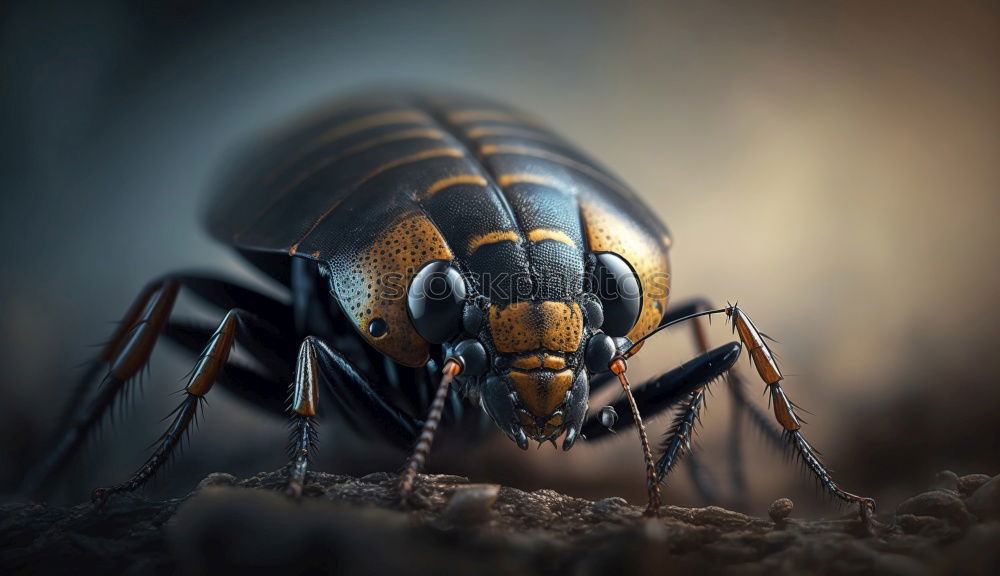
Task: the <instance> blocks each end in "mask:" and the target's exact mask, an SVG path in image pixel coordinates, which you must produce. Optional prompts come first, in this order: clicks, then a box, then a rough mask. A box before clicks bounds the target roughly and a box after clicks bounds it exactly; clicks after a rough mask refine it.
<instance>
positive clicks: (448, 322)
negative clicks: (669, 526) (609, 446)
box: [29, 93, 874, 515]
mask: <svg viewBox="0 0 1000 576" xmlns="http://www.w3.org/2000/svg"><path fill="white" fill-rule="evenodd" d="M247 156H248V160H247V161H246V162H245V163H243V164H242V165H241V167H240V168H239V169H238V170H234V174H235V176H234V177H232V178H231V179H230V181H229V182H228V184H227V185H226V186H225V187H224V188H223V189H222V190H221V191H220V193H219V194H218V195H217V196H216V198H215V202H214V205H213V208H212V209H211V210H210V211H209V215H208V230H209V232H210V233H211V234H212V235H213V236H214V237H216V238H217V239H218V240H220V241H222V242H225V243H227V244H229V245H231V246H232V247H233V248H234V249H235V250H237V251H238V252H239V253H240V254H241V255H243V256H244V257H245V258H246V259H247V260H248V261H249V262H251V263H252V264H253V265H254V266H256V267H257V268H259V269H260V270H261V271H263V272H264V273H266V274H268V275H270V276H271V277H273V278H275V279H277V280H278V281H279V282H280V283H281V284H282V285H283V286H285V287H286V288H287V298H286V299H277V298H273V297H270V296H267V295H264V294H261V293H258V292H256V291H254V290H251V289H248V288H246V287H243V286H240V285H237V284H235V283H232V282H230V281H227V280H224V279H221V278H218V277H210V276H204V275H195V274H186V273H175V274H167V275H165V276H163V277H161V278H159V279H156V280H154V281H152V282H151V283H149V284H148V285H147V287H146V288H145V289H144V290H143V291H142V292H141V293H140V295H139V296H138V297H137V298H136V300H135V301H134V303H133V304H132V306H131V307H130V308H129V310H128V311H127V312H126V314H125V316H124V318H123V320H122V322H121V324H120V325H119V327H118V329H117V331H116V332H115V333H114V334H113V335H112V337H111V339H110V340H109V341H108V343H107V344H106V345H105V346H104V348H103V349H102V351H101V353H100V355H99V356H98V358H96V359H95V360H94V361H93V362H92V363H91V364H90V366H89V369H88V370H86V372H85V374H84V375H83V378H82V380H81V384H80V386H78V388H77V389H76V391H75V393H74V396H73V399H72V400H71V402H70V409H73V408H74V407H76V406H78V405H82V404H83V400H84V398H86V397H87V396H88V395H92V396H93V400H92V401H91V402H89V403H87V404H85V406H86V407H85V408H84V409H83V410H81V411H80V412H79V413H77V414H68V415H67V417H66V418H65V419H64V420H65V422H66V425H65V426H64V433H63V436H62V441H61V442H60V443H59V444H58V445H57V447H56V448H55V449H54V450H52V451H51V452H50V453H49V455H48V457H47V458H46V459H45V461H44V462H42V464H41V465H40V466H39V467H38V469H36V471H35V473H34V474H33V475H32V476H31V478H30V481H29V484H33V485H39V484H42V483H44V482H45V481H46V480H47V479H50V478H52V477H53V476H54V474H55V473H56V472H57V471H58V470H60V469H61V468H62V467H63V465H64V464H65V463H66V462H67V461H68V460H69V458H70V457H71V456H72V455H73V453H75V452H76V451H77V449H78V448H79V447H80V445H81V443H82V442H83V440H84V439H85V438H86V437H87V435H88V433H89V432H90V430H91V429H92V428H93V427H94V426H95V425H96V424H97V423H98V422H99V421H100V420H101V418H102V416H103V414H104V413H105V412H106V410H107V409H108V407H109V406H111V404H112V403H113V402H114V401H115V398H116V397H117V396H119V395H120V394H121V393H122V391H123V390H124V389H126V387H128V386H129V385H130V382H131V381H132V380H133V379H134V378H135V377H136V375H137V374H139V373H140V371H141V370H142V369H143V368H144V366H145V365H146V364H147V362H148V360H149V358H150V355H151V353H152V351H153V348H154V345H155V344H156V342H157V340H158V339H159V337H160V336H161V335H164V336H166V337H167V338H169V339H170V340H173V341H174V342H176V343H179V344H180V345H181V346H182V347H184V348H186V349H187V350H189V351H191V352H192V353H194V354H197V355H198V360H197V364H196V365H195V368H194V370H193V371H192V372H191V375H190V379H189V381H188V384H187V386H186V388H185V393H184V399H183V400H182V402H181V404H180V406H179V407H178V408H177V410H176V411H175V412H174V413H173V418H172V421H171V423H170V425H169V428H168V429H167V431H166V432H165V433H164V434H163V436H162V437H161V438H160V440H159V441H158V443H157V446H156V448H155V451H154V452H153V453H152V455H151V456H150V457H149V459H148V460H147V461H146V462H145V463H144V464H143V465H142V466H141V467H140V468H139V470H137V471H136V472H135V474H134V475H133V476H132V477H131V478H129V479H128V480H126V481H125V482H123V483H121V484H118V485H115V486H111V487H108V488H101V489H98V490H96V491H95V492H94V496H95V498H96V499H98V500H104V499H106V498H107V497H108V496H110V495H111V494H114V493H117V492H125V491H131V490H135V489H136V488H138V487H140V486H142V485H143V484H144V483H145V482H146V481H147V480H148V479H149V478H150V477H151V476H152V475H153V474H154V473H155V472H156V471H157V469H159V468H160V467H161V465H162V464H163V463H164V462H165V461H166V460H167V459H168V457H169V456H170V454H171V452H172V451H173V450H174V448H175V447H176V445H177V444H178V442H179V441H180V439H181V437H182V436H183V434H184V433H185V431H186V430H187V428H188V427H189V425H190V423H191V421H192V420H193V419H194V417H195V415H196V413H197V411H198V409H199V405H200V403H201V400H202V399H203V398H204V397H205V395H206V394H207V393H208V392H209V391H210V390H211V388H212V387H213V385H214V384H215V383H217V382H218V383H219V384H220V385H222V386H223V387H225V388H227V389H229V390H230V391H232V392H234V393H236V394H238V395H241V396H244V397H248V398H251V399H253V400H254V401H255V402H256V403H257V404H258V405H260V406H261V407H263V408H265V409H268V410H272V411H276V412H281V413H285V414H288V415H289V417H290V418H292V420H293V422H292V424H293V427H294V428H293V429H294V431H295V435H294V442H293V447H292V454H291V456H290V458H291V461H290V463H289V466H288V484H287V492H288V493H289V494H290V495H293V496H298V495H300V494H301V492H302V488H303V483H304V482H305V478H306V471H307V468H308V464H309V459H310V455H311V454H312V452H313V450H314V448H315V434H316V418H317V416H318V413H319V404H320V398H321V396H325V397H326V398H325V401H324V406H328V407H329V409H330V412H331V413H330V415H329V417H331V418H340V419H343V420H344V421H346V422H348V423H351V424H352V425H354V426H357V427H362V426H366V425H370V426H371V427H372V428H373V429H374V430H376V431H377V432H378V433H379V434H380V435H381V436H382V437H383V438H385V439H386V440H388V441H390V442H392V443H394V444H396V445H397V446H399V447H402V448H405V449H412V454H411V456H410V458H409V460H408V461H407V464H406V467H405V469H404V471H403V473H402V475H401V477H400V482H399V493H400V498H401V499H402V500H403V501H405V500H406V499H407V498H408V497H409V496H410V495H411V493H412V492H413V490H414V480H415V477H416V474H417V472H418V470H419V469H420V468H421V466H422V465H423V463H424V461H425V459H426V457H427V456H428V454H429V451H430V448H431V444H432V441H433V439H434V435H435V432H437V430H438V427H439V425H441V424H442V423H444V424H449V423H458V422H460V421H462V420H469V419H471V420H478V419H481V418H489V419H491V420H492V421H493V422H494V423H495V424H496V426H497V427H499V428H500V430H501V431H502V432H503V433H504V434H506V435H507V436H508V437H509V438H510V439H512V440H513V441H514V442H516V443H517V445H518V446H520V447H521V448H525V449H526V448H527V447H528V443H529V441H530V440H534V441H538V442H545V441H551V442H552V443H553V444H554V443H555V442H556V440H561V445H562V449H563V450H569V449H571V448H572V447H573V446H574V445H576V444H577V443H578V442H579V441H580V440H581V439H586V441H588V442H597V441H600V440H601V439H603V438H607V437H609V435H610V433H611V432H612V427H613V426H614V424H615V422H616V420H617V419H618V414H619V413H621V414H622V418H621V420H622V421H621V422H620V423H619V429H622V428H627V427H634V428H635V429H636V430H637V432H638V436H639V438H640V441H641V444H642V448H643V454H644V457H645V468H646V479H647V490H648V496H649V498H648V507H647V513H649V514H656V513H657V512H658V510H659V508H660V488H659V486H660V483H661V482H662V481H663V479H664V477H665V476H666V475H667V474H668V473H669V472H670V470H671V469H672V468H673V467H674V465H675V464H676V463H677V462H678V460H679V459H680V457H681V456H682V455H683V454H684V453H686V452H689V451H690V439H691V435H692V434H693V432H694V430H693V428H694V425H695V422H696V421H697V419H698V415H699V410H700V409H701V407H702V405H703V403H704V402H705V391H706V388H707V386H708V384H709V383H711V382H712V381H713V380H715V379H717V378H720V377H722V376H723V375H726V374H727V373H729V371H730V368H731V367H732V366H733V364H734V362H735V361H736V359H737V357H738V356H739V354H740V352H741V350H742V349H743V348H744V347H746V349H747V353H748V354H749V356H750V358H751V360H752V361H753V363H754V365H755V367H756V369H757V371H758V373H759V375H760V376H761V378H762V379H763V381H764V383H765V384H766V386H767V389H768V392H769V395H770V400H771V403H772V405H773V408H774V415H775V419H776V420H777V422H778V424H779V425H780V428H781V431H778V430H775V429H773V428H772V427H771V426H769V425H768V423H767V421H766V420H765V416H766V415H765V414H764V413H762V412H761V411H760V409H758V408H756V407H755V406H754V405H752V404H750V403H748V402H747V401H746V399H745V397H743V395H742V392H741V387H740V386H739V385H730V386H729V387H728V389H729V390H731V391H732V395H733V398H734V400H735V401H736V409H737V410H746V411H749V413H750V415H751V416H752V417H751V418H750V421H751V422H754V423H755V424H756V425H758V426H760V427H762V428H763V429H764V430H765V432H766V434H767V435H768V436H769V437H770V438H772V439H773V440H774V441H775V442H779V443H782V444H783V445H785V446H787V447H788V448H789V449H791V450H793V451H795V452H797V453H798V454H799V455H800V456H801V458H802V461H803V462H804V463H805V464H806V466H807V468H808V469H809V470H810V471H811V472H812V473H814V474H815V475H816V476H817V478H818V479H819V481H820V483H821V484H822V485H823V487H824V488H825V489H827V490H828V491H829V492H830V493H832V494H833V495H835V496H836V497H838V498H840V499H842V500H844V501H847V502H851V503H856V504H858V505H859V507H860V510H861V513H862V515H867V514H870V513H871V511H872V510H873V509H874V501H873V500H871V499H869V498H862V497H859V496H856V495H854V494H851V493H849V492H846V491H844V490H842V489H841V488H840V487H839V486H838V485H837V484H836V483H835V482H834V481H833V479H832V478H831V477H830V475H829V473H828V472H827V470H826V469H825V468H824V466H823V464H822V463H821V462H820V460H819V459H818V457H817V456H816V454H815V452H814V450H813V449H812V447H811V446H810V444H809V443H808V442H807V441H806V439H805V438H804V437H803V436H802V433H801V425H800V421H799V418H798V417H797V416H796V413H795V408H794V405H793V404H792V402H791V401H790V400H789V399H788V398H787V397H786V395H785V392H784V391H783V389H782V387H781V380H782V376H781V372H780V370H779V369H778V366H777V364H776V362H775V361H774V358H773V357H772V355H771V353H770V351H769V349H768V346H767V343H766V342H765V340H764V337H763V336H762V334H761V333H760V332H759V331H758V330H757V329H756V327H755V326H754V324H753V323H752V322H751V321H750V319H749V317H748V316H747V315H746V313H745V312H743V310H741V309H740V308H739V307H737V306H732V305H729V306H725V307H722V308H715V309H713V308H711V307H710V306H709V305H708V303H707V302H705V301H702V300H699V301H695V302H689V303H686V304H682V305H680V306H677V307H675V308H672V309H670V310H668V309H667V300H668V296H669V285H670V284H669V280H670V278H669V273H670V270H669V260H668V249H669V247H670V243H671V241H670V236H669V233H668V231H667V229H666V227H665V226H664V225H663V224H662V223H661V222H660V221H659V220H658V219H657V218H656V216H655V215H654V214H653V212H652V211H651V210H650V209H649V208H648V207H647V206H646V204H644V203H643V202H642V200H641V199H640V198H639V197H638V196H636V195H635V194H634V193H633V192H632V191H631V190H630V189H629V188H628V187H627V186H626V185H625V184H624V183H623V182H622V181H621V180H619V179H618V178H617V177H615V176H614V175H612V174H611V173H610V172H608V171H607V170H605V169H604V168H602V167H601V166H600V165H599V164H597V163H595V162H594V161H593V160H591V159H589V158H588V157H586V156H585V155H583V154H582V153H581V152H579V151H577V150H576V149H575V148H574V147H573V146H571V145H570V144H567V143H566V142H565V141H564V140H563V139H561V138H560V137H558V136H556V135H555V134H554V133H552V132H551V131H549V130H547V129H546V128H544V127H543V126H541V125H540V124H539V123H538V122H537V121H536V120H534V119H532V118H530V117H528V116H526V115H524V114H522V113H520V112H517V111H515V110H512V109H510V108H507V107H504V106H501V105H497V104H495V103H492V102H490V101H486V100H483V99H479V98H476V97H471V96H432V95H426V94H419V93H399V94H375V95H364V96H358V97H356V98H353V99H350V100H345V101H343V102H341V103H339V104H337V105H335V106H332V107H330V108H327V109H324V110H323V111H322V112H320V113H317V114H315V115H314V116H313V117H311V118H309V119H307V120H305V121H302V122H299V123H298V124H295V125H293V126H292V127H291V128H286V129H284V130H282V131H280V132H278V133H276V134H274V135H272V136H271V137H270V138H269V139H267V140H266V141H265V144H263V145H261V146H259V147H257V148H255V149H254V150H253V152H252V153H249V154H248V155H247ZM182 288H183V289H185V290H188V291H190V292H191V293H192V294H194V295H196V296H198V297H200V298H202V299H204V300H206V301H207V302H209V303H211V304H213V305H214V306H216V307H217V308H218V309H219V310H220V312H224V316H223V317H222V320H221V321H220V322H219V323H218V325H217V326H190V325H185V324H183V323H180V322H177V321H176V320H174V319H172V317H171V311H172V308H173V305H174V302H175V300H176V298H177V296H178V293H179V291H180V290H181V289H182ZM712 314H724V315H725V316H726V317H727V318H728V319H729V321H731V323H732V325H733V328H734V330H735V331H736V333H737V334H738V335H739V341H734V342H732V343H729V344H726V345H724V346H721V347H718V348H715V349H710V347H709V345H708V341H707V338H706V335H705V334H704V332H703V330H704V328H703V326H702V325H701V322H700V320H697V319H695V318H697V317H699V316H707V315H712ZM682 321H690V322H689V323H690V324H691V326H692V330H693V334H694V336H695V342H696V344H697V346H698V348H699V350H700V352H701V353H700V355H699V356H697V357H696V358H694V359H692V360H690V361H689V362H686V363H684V364H683V365H682V366H681V367H679V368H675V369H673V370H671V371H669V372H666V373H665V374H663V375H661V376H659V377H656V378H653V379H651V380H650V381H649V382H646V383H645V384H642V385H640V386H636V387H634V388H633V387H632V386H631V385H630V382H629V379H628V377H627V367H628V364H627V361H628V359H629V358H631V357H632V356H633V355H635V354H636V353H637V352H639V350H640V348H641V347H642V344H643V343H644V342H645V339H646V338H648V337H650V336H651V335H653V334H655V333H656V332H657V331H658V330H660V329H662V328H664V327H666V326H668V325H672V324H675V323H678V322H682ZM237 342H238V343H239V344H240V345H241V346H242V347H245V348H246V349H247V350H248V351H249V352H250V353H251V354H252V355H253V356H254V358H255V360H256V363H255V364H256V365H255V366H254V367H252V368H250V367H246V366H243V365H239V364H236V363H233V362H231V361H230V360H231V358H230V354H231V350H232V349H233V347H234V345H235V344H236V343H237ZM101 377H103V384H102V386H100V387H99V388H98V389H97V391H96V393H95V392H93V391H92V385H93V384H94V382H95V381H97V380H99V379H100V378H101ZM730 377H731V379H733V380H735V382H736V384H738V380H736V378H737V377H736V376H735V372H732V373H730ZM289 382H291V394H290V395H291V400H290V402H289V401H288V396H289V391H288V390H289V385H288V384H289ZM614 383H617V385H620V386H621V388H622V390H623V392H624V394H623V396H622V398H621V400H619V401H618V402H616V403H615V404H614V405H612V406H610V407H605V408H603V409H601V410H599V411H598V412H597V413H589V414H588V408H589V400H590V398H591V395H592V394H594V393H595V392H598V391H600V390H601V389H603V388H605V387H607V386H609V385H611V384H614ZM731 384H733V382H732V381H731ZM327 400H328V401H327ZM672 408H676V409H677V414H676V417H675V419H674V421H673V423H672V425H671V427H670V428H669V430H668V431H667V434H666V436H665V438H664V442H663V445H662V451H661V452H660V455H659V456H658V457H654V454H653V451H652V448H651V446H650V442H649V440H648V438H647V435H646V430H645V427H644V425H643V424H642V419H641V417H640V414H641V413H647V415H653V414H657V413H661V412H664V411H666V410H669V409H672ZM689 456H690V454H689Z"/></svg>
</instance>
